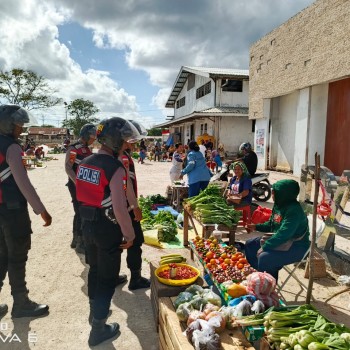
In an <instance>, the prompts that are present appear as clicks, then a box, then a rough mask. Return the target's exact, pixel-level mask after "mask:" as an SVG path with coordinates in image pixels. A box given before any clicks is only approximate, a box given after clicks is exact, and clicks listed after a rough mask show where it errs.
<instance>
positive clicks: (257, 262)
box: [245, 180, 310, 281]
mask: <svg viewBox="0 0 350 350" xmlns="http://www.w3.org/2000/svg"><path fill="white" fill-rule="evenodd" d="M298 194H299V184H298V183H297V182H296V181H295V180H280V181H277V182H276V183H275V184H273V185H272V198H273V200H274V202H275V204H274V206H273V209H272V215H271V217H270V220H269V221H267V222H265V223H263V224H257V225H254V224H251V225H248V227H249V228H250V229H252V230H257V231H260V232H266V233H270V234H269V235H264V236H262V237H256V238H253V239H249V240H248V241H247V242H246V244H245V254H246V257H247V259H248V261H249V263H250V264H251V266H253V267H254V268H256V269H257V270H258V271H261V272H264V271H266V272H268V273H269V274H271V275H272V276H273V277H274V278H275V279H276V281H277V279H278V271H279V270H280V269H281V268H282V267H283V266H284V265H289V264H292V263H295V262H299V261H301V259H302V258H303V257H304V255H305V253H306V251H307V250H308V248H309V245H310V241H309V226H308V219H307V217H306V215H305V213H304V211H303V209H302V207H301V205H300V203H299V202H298V201H297V197H298Z"/></svg>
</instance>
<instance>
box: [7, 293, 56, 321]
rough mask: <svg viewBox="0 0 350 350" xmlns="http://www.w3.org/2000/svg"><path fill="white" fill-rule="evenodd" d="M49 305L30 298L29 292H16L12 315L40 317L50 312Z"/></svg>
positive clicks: (16, 316) (15, 316)
mask: <svg viewBox="0 0 350 350" xmlns="http://www.w3.org/2000/svg"><path fill="white" fill-rule="evenodd" d="M48 312H49V307H48V305H44V304H37V303H35V302H34V301H31V300H30V299H29V298H28V293H21V294H15V295H14V296H13V307H12V313H11V315H12V317H13V318H19V317H39V316H43V315H46V314H48Z"/></svg>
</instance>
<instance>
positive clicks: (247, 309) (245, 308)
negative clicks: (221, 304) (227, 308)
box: [235, 300, 252, 317]
mask: <svg viewBox="0 0 350 350" xmlns="http://www.w3.org/2000/svg"><path fill="white" fill-rule="evenodd" d="M251 309H252V304H251V303H250V302H249V301H248V300H242V301H241V302H240V303H239V304H238V305H237V306H236V307H235V316H237V317H241V316H247V315H250V314H251Z"/></svg>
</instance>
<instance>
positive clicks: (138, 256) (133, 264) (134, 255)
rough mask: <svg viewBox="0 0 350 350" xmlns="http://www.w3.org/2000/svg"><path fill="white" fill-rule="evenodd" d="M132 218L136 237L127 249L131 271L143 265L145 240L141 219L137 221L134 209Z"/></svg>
mask: <svg viewBox="0 0 350 350" xmlns="http://www.w3.org/2000/svg"><path fill="white" fill-rule="evenodd" d="M130 217H131V220H132V226H133V228H134V231H135V239H134V243H133V245H132V246H131V247H130V248H129V249H127V256H126V263H127V265H128V268H129V269H130V270H131V271H137V270H140V269H141V265H142V249H141V246H142V243H143V242H144V241H145V239H144V236H143V231H142V228H141V224H140V222H139V221H135V220H134V218H135V215H134V213H133V211H131V212H130Z"/></svg>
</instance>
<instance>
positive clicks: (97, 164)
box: [76, 154, 123, 320]
mask: <svg viewBox="0 0 350 350" xmlns="http://www.w3.org/2000/svg"><path fill="white" fill-rule="evenodd" d="M122 166H123V165H122V163H121V162H119V161H118V160H117V159H115V158H113V157H111V156H108V155H103V154H94V155H92V156H90V157H87V158H85V159H84V160H83V161H82V162H81V163H80V166H79V168H78V173H77V178H76V190H77V199H78V201H79V203H80V213H81V218H82V229H83V235H84V240H85V248H86V256H87V260H88V264H89V265H90V269H89V275H88V295H89V299H90V300H93V305H94V307H93V317H94V319H97V320H102V319H105V318H107V315H108V312H109V307H110V302H111V299H112V296H113V294H114V290H115V287H116V285H117V278H118V275H119V271H120V263H121V261H120V260H121V253H122V249H120V248H119V246H120V244H121V243H122V241H123V235H122V231H121V229H120V226H119V225H118V224H116V223H113V222H112V221H110V220H109V219H108V218H107V217H106V215H105V212H106V209H107V207H108V206H110V205H111V204H110V200H109V199H110V192H111V191H110V187H109V183H110V181H111V179H112V177H113V175H114V173H115V172H116V171H117V169H118V168H119V167H122ZM82 168H83V169H84V170H85V171H84V172H83V171H80V169H82ZM89 171H90V172H91V174H93V176H90V177H89ZM103 203H105V204H106V206H105V207H104V204H103Z"/></svg>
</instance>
